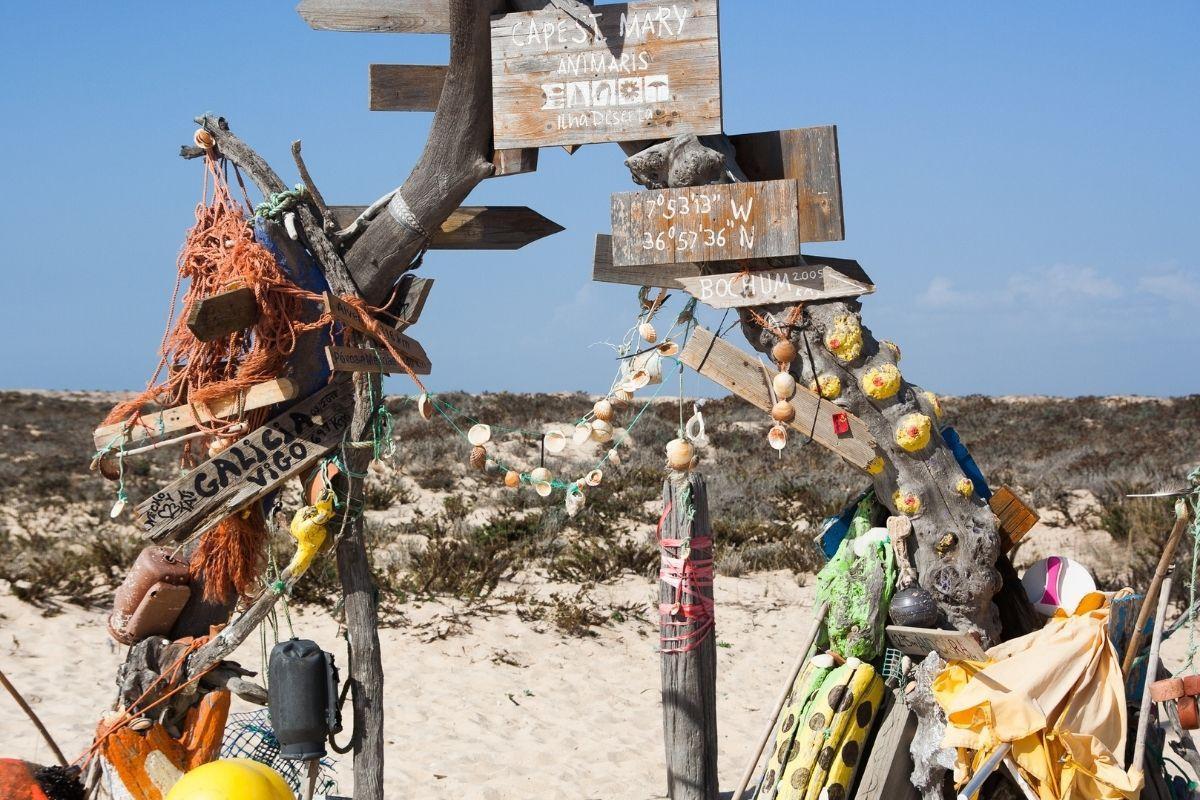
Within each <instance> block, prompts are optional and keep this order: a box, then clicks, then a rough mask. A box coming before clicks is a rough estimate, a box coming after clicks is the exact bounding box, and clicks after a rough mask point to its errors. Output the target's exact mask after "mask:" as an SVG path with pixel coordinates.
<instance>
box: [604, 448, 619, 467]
mask: <svg viewBox="0 0 1200 800" xmlns="http://www.w3.org/2000/svg"><path fill="white" fill-rule="evenodd" d="M607 458H608V463H610V464H612V465H613V466H614V467H619V466H621V454H620V453H618V452H617V448H615V447H614V448H613V449H612V450H609V451H608V456H607Z"/></svg>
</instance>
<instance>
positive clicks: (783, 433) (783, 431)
mask: <svg viewBox="0 0 1200 800" xmlns="http://www.w3.org/2000/svg"><path fill="white" fill-rule="evenodd" d="M787 440H788V431H787V428H785V427H783V426H782V425H774V426H772V427H771V430H770V431H769V432H768V433H767V441H768V442H770V443H771V447H773V448H775V449H776V450H782V449H783V448H785V447H787Z"/></svg>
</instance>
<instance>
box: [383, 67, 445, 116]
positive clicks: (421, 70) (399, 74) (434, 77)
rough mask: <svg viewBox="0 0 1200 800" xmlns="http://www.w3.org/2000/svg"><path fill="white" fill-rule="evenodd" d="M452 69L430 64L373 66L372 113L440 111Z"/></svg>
mask: <svg viewBox="0 0 1200 800" xmlns="http://www.w3.org/2000/svg"><path fill="white" fill-rule="evenodd" d="M449 71H450V68H449V67H444V66H435V65H430V64H372V65H371V67H370V72H369V80H370V107H371V110H372V111H437V107H438V103H439V102H440V101H441V99H442V87H443V86H445V84H446V73H448V72H449Z"/></svg>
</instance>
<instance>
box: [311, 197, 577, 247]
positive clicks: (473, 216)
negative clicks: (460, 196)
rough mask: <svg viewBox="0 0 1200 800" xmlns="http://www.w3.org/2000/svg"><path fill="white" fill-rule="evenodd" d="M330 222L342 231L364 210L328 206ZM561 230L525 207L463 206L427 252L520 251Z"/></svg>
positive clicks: (447, 222) (558, 226)
mask: <svg viewBox="0 0 1200 800" xmlns="http://www.w3.org/2000/svg"><path fill="white" fill-rule="evenodd" d="M329 210H330V211H331V212H332V213H333V217H334V220H335V221H336V222H337V224H338V225H339V226H341V227H343V228H344V227H346V226H348V225H350V223H352V222H354V220H355V219H356V218H357V217H358V215H359V214H361V213H362V212H363V211H365V210H366V206H330V207H329ZM562 230H565V229H564V228H563V226H561V225H559V224H558V223H556V222H554V221H552V220H549V219H547V218H546V217H543V216H542V215H541V214H539V213H538V212H536V211H534V210H533V209H532V208H528V207H526V206H464V207H463V208H460V209H458V210H457V211H455V212H454V213H453V214H451V215H450V217H449V218H448V219H447V220H446V221H445V222H443V223H442V225H441V227H440V228H439V229H438V231H437V232H436V233H435V234H434V235H433V240H432V241H431V242H430V244H429V249H431V250H520V249H521V248H522V247H524V246H525V245H527V244H532V243H533V242H536V241H537V240H538V239H544V238H545V237H547V236H552V235H554V234H556V233H558V232H560V231H562Z"/></svg>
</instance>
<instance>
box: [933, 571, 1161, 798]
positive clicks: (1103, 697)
mask: <svg viewBox="0 0 1200 800" xmlns="http://www.w3.org/2000/svg"><path fill="white" fill-rule="evenodd" d="M1061 613H1062V612H1060V616H1058V617H1056V618H1054V619H1052V620H1050V621H1049V622H1048V623H1046V627H1044V628H1043V629H1042V630H1040V631H1037V632H1035V633H1031V634H1029V635H1028V636H1022V637H1021V638H1020V639H1014V640H1012V641H1010V642H1005V643H1004V644H1001V645H998V646H996V647H993V648H992V649H991V650H989V651H988V653H987V655H988V658H987V660H986V661H982V662H975V661H953V662H951V663H950V665H949V666H948V667H947V668H946V669H945V670H944V671H943V672H942V674H941V675H939V676H938V677H937V679H936V680H935V681H934V683H933V694H934V697H935V698H936V699H937V701H938V703H939V704H940V705H941V707H942V709H943V710H944V711H945V712H946V717H947V719H948V721H949V724H948V725H947V728H946V736H945V739H944V740H943V744H944V745H945V746H946V747H953V748H957V749H958V764H957V765H956V768H955V778H956V779H957V780H958V781H959V784H960V786H961V784H962V783H963V782H965V780H966V779H967V778H968V777H969V776H970V773H972V772H973V771H974V770H975V769H976V768H978V766H979V765H980V764H982V763H983V761H985V760H986V759H987V757H988V755H989V754H991V752H992V751H993V750H994V749H995V748H996V747H997V746H998V745H1000V744H1001V743H1003V742H1011V743H1012V755H1013V757H1014V759H1015V760H1016V762H1017V765H1018V767H1020V771H1021V773H1022V774H1023V775H1024V777H1025V778H1026V780H1028V781H1029V783H1030V785H1031V786H1033V787H1034V789H1035V790H1036V791H1037V792H1038V795H1039V797H1040V798H1041V800H1118V799H1119V798H1129V800H1136V798H1137V797H1138V796H1139V794H1140V792H1141V788H1142V774H1141V773H1140V772H1126V770H1125V768H1124V760H1125V729H1126V714H1125V690H1124V685H1123V682H1122V679H1121V664H1120V661H1119V659H1118V658H1117V654H1116V651H1115V650H1114V649H1113V646H1112V644H1111V643H1110V642H1109V640H1108V615H1109V608H1108V600H1107V598H1106V597H1105V596H1104V595H1102V594H1099V593H1094V594H1090V595H1088V596H1087V597H1086V598H1084V600H1083V601H1082V602H1081V603H1080V604H1079V608H1078V609H1076V611H1075V614H1074V615H1072V616H1065V615H1061Z"/></svg>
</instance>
